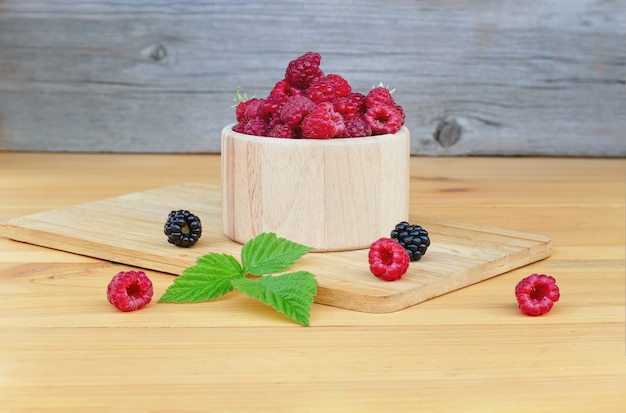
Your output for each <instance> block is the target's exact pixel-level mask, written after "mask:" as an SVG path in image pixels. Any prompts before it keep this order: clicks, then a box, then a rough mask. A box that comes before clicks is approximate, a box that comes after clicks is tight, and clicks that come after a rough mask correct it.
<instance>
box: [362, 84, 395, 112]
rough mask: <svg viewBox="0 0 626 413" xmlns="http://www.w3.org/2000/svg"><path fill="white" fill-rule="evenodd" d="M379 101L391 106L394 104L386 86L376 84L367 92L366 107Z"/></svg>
mask: <svg viewBox="0 0 626 413" xmlns="http://www.w3.org/2000/svg"><path fill="white" fill-rule="evenodd" d="M381 103H382V104H383V105H388V106H393V105H395V104H396V102H395V100H394V99H393V96H391V91H390V90H389V89H387V88H386V87H383V86H378V87H375V88H373V89H371V90H370V91H369V92H368V93H367V96H366V99H365V104H366V105H367V107H370V106H374V105H377V104H381Z"/></svg>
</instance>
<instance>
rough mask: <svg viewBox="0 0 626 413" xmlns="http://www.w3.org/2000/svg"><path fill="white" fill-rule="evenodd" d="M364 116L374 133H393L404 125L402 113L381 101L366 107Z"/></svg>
mask: <svg viewBox="0 0 626 413" xmlns="http://www.w3.org/2000/svg"><path fill="white" fill-rule="evenodd" d="M364 118H365V121H366V122H367V123H368V124H369V125H370V127H371V128H372V132H373V134H374V135H384V134H387V133H389V134H393V133H396V132H398V131H399V130H400V128H402V125H404V113H403V112H401V111H400V110H399V109H398V108H396V107H394V106H389V105H385V104H382V103H378V104H375V105H373V106H370V107H368V108H367V110H366V111H365V115H364Z"/></svg>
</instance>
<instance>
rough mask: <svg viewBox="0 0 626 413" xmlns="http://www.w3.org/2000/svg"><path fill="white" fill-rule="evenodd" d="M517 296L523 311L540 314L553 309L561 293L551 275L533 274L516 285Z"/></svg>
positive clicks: (534, 314)
mask: <svg viewBox="0 0 626 413" xmlns="http://www.w3.org/2000/svg"><path fill="white" fill-rule="evenodd" d="M515 297H517V304H518V306H519V309H520V310H521V311H522V313H524V314H527V315H532V316H539V315H542V314H545V313H547V312H548V311H550V309H552V306H553V305H554V303H556V302H557V301H559V298H560V297H561V293H560V292H559V287H558V286H557V285H556V280H555V279H554V278H553V277H550V276H549V275H544V274H532V275H529V276H528V277H526V278H524V279H523V280H521V281H520V282H519V283H517V285H516V286H515Z"/></svg>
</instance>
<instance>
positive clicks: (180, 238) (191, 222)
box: [163, 209, 202, 248]
mask: <svg viewBox="0 0 626 413" xmlns="http://www.w3.org/2000/svg"><path fill="white" fill-rule="evenodd" d="M163 232H165V235H167V241H168V242H170V243H172V244H174V245H176V246H177V247H185V248H186V247H191V246H194V245H195V244H196V242H198V240H199V239H200V236H202V223H201V222H200V218H199V217H198V216H197V215H194V214H192V213H191V212H189V211H187V210H183V209H179V210H177V211H171V212H170V213H169V215H168V216H167V221H166V222H165V225H164V226H163Z"/></svg>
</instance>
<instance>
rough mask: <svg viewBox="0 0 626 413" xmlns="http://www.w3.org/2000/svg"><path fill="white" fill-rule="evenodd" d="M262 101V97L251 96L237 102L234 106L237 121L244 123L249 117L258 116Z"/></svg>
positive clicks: (254, 117)
mask: <svg viewBox="0 0 626 413" xmlns="http://www.w3.org/2000/svg"><path fill="white" fill-rule="evenodd" d="M262 103H263V100H262V99H259V98H251V99H248V100H244V101H241V102H239V104H237V107H236V108H235V115H236V117H237V122H240V123H246V122H247V121H249V120H251V119H256V118H258V117H259V107H260V106H261V104H262Z"/></svg>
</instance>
